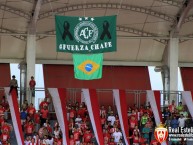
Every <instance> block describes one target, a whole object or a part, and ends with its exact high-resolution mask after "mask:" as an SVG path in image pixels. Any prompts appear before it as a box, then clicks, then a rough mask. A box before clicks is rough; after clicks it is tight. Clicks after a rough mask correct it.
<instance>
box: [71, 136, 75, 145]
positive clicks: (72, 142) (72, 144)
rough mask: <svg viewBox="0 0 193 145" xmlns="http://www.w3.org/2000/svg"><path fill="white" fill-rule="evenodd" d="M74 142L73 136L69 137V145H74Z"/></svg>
mask: <svg viewBox="0 0 193 145" xmlns="http://www.w3.org/2000/svg"><path fill="white" fill-rule="evenodd" d="M75 142H76V141H75V140H74V136H73V134H71V135H70V145H75Z"/></svg>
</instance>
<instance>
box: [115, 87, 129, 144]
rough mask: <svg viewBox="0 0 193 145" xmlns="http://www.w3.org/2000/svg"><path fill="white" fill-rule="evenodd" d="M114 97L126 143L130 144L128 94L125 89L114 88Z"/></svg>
mask: <svg viewBox="0 0 193 145" xmlns="http://www.w3.org/2000/svg"><path fill="white" fill-rule="evenodd" d="M113 97H114V100H115V105H116V108H117V112H118V116H119V120H120V125H121V129H122V132H123V137H124V140H125V143H126V145H129V144H130V143H129V139H128V137H129V126H128V121H127V120H128V118H127V104H126V94H125V91H123V90H118V89H114V90H113Z"/></svg>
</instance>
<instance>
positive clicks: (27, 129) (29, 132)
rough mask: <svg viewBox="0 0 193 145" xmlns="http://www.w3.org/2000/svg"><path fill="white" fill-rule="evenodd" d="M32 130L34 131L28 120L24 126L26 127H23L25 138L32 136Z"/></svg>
mask: <svg viewBox="0 0 193 145" xmlns="http://www.w3.org/2000/svg"><path fill="white" fill-rule="evenodd" d="M34 129H35V127H34V125H33V123H32V121H31V120H30V121H29V123H28V124H26V126H25V135H26V136H32V135H33V133H34Z"/></svg>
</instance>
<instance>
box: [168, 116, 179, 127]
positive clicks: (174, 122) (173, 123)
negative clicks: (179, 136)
mask: <svg viewBox="0 0 193 145" xmlns="http://www.w3.org/2000/svg"><path fill="white" fill-rule="evenodd" d="M178 125H179V122H178V120H177V118H176V116H174V117H173V119H172V120H171V122H170V126H171V127H172V128H177V127H178Z"/></svg>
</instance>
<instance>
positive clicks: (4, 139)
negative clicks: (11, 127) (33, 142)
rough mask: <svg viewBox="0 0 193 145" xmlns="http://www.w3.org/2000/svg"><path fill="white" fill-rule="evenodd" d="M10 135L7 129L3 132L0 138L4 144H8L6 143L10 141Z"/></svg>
mask: <svg viewBox="0 0 193 145" xmlns="http://www.w3.org/2000/svg"><path fill="white" fill-rule="evenodd" d="M9 138H10V135H9V133H8V132H7V131H4V132H2V134H1V136H0V139H1V142H2V144H3V145H6V143H7V142H8V141H9Z"/></svg>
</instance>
